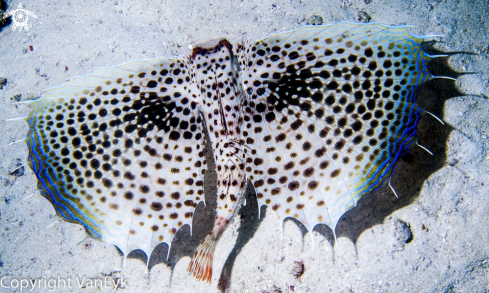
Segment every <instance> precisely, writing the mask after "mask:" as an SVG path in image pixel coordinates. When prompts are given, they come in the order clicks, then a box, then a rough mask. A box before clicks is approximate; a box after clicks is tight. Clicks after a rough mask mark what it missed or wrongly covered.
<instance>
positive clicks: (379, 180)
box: [26, 23, 441, 282]
mask: <svg viewBox="0 0 489 293" xmlns="http://www.w3.org/2000/svg"><path fill="white" fill-rule="evenodd" d="M407 29H408V27H407V26H397V27H391V26H385V25H381V24H357V23H339V24H334V25H322V26H306V27H303V28H300V29H297V30H293V31H289V32H285V33H280V34H276V35H273V36H271V37H269V38H265V39H262V40H259V41H256V42H249V43H245V44H243V45H241V44H240V45H238V46H236V47H235V48H234V49H233V46H232V45H231V44H230V43H229V42H228V41H227V40H226V39H221V40H218V41H212V42H208V43H205V44H201V45H198V46H195V47H194V48H193V50H192V52H191V54H190V55H189V56H184V57H180V58H175V59H167V58H162V59H152V60H141V61H133V62H129V63H125V64H122V65H119V66H116V67H107V68H103V69H100V70H98V71H96V72H94V73H92V74H89V75H86V76H82V77H76V78H73V79H72V80H70V81H69V82H67V83H65V84H64V85H61V86H58V87H54V88H50V89H47V90H45V91H44V92H43V93H42V95H41V97H40V98H39V99H38V100H36V101H31V102H29V103H30V104H31V107H32V112H31V113H30V115H29V116H28V117H27V118H26V121H27V123H28V124H29V133H28V135H27V138H26V140H27V145H28V147H29V151H30V153H29V161H30V163H29V164H30V166H31V167H32V170H33V171H34V173H35V174H36V176H37V178H38V187H39V189H40V192H41V194H42V195H43V196H44V197H46V198H47V199H48V200H49V201H50V202H51V203H52V204H53V206H54V208H55V209H56V211H57V214H58V215H59V216H61V217H62V218H63V219H65V220H66V221H69V222H72V223H78V224H81V225H83V226H84V227H85V229H86V231H87V232H88V234H89V235H91V236H92V237H94V238H97V239H99V240H101V241H105V242H108V243H112V244H114V245H116V246H117V247H118V248H119V249H120V250H121V251H122V253H124V254H125V255H127V254H128V253H129V252H131V251H132V250H135V249H141V250H142V251H144V252H145V253H146V254H147V255H148V256H149V255H150V254H151V252H152V251H153V249H154V248H155V247H156V246H157V245H158V244H159V243H161V242H165V243H167V244H168V245H170V244H171V242H172V239H173V237H174V235H175V233H176V232H177V231H178V229H180V228H181V227H182V226H183V225H190V226H191V225H192V217H193V213H194V210H195V208H196V206H197V204H198V203H199V202H201V201H204V199H205V194H204V188H203V186H204V175H205V170H206V158H205V155H204V140H205V134H206V132H207V133H208V138H209V140H210V144H211V145H212V153H213V156H214V157H213V159H214V161H215V164H216V169H217V170H216V172H217V185H218V186H217V187H218V192H217V210H216V216H215V222H214V227H213V230H212V232H211V233H210V234H209V235H208V236H207V237H206V238H205V239H204V240H203V241H202V242H201V244H200V245H199V246H198V247H197V249H196V251H195V254H194V256H193V259H192V261H191V263H190V265H189V267H188V270H189V271H190V272H192V273H193V275H194V276H195V277H196V278H198V279H201V280H205V281H208V282H210V280H211V277H212V259H213V254H214V250H215V247H216V242H217V240H218V239H219V237H220V235H222V233H223V231H224V230H225V228H226V226H227V224H228V223H229V221H230V220H231V219H232V217H233V215H234V214H235V213H236V211H237V209H238V208H239V206H240V204H241V202H242V198H243V197H244V194H243V193H244V187H245V184H246V182H247V180H250V181H251V183H252V184H253V186H254V187H255V190H256V195H257V198H258V204H259V206H261V205H268V206H269V207H271V209H272V210H273V211H275V213H276V214H277V215H278V216H279V217H280V219H285V218H287V217H293V218H295V219H297V220H298V221H300V222H301V223H302V224H303V225H304V226H305V227H306V228H307V229H308V230H309V231H311V230H312V229H313V228H314V226H315V225H317V224H320V223H321V224H326V225H327V226H329V227H330V228H331V229H332V230H333V231H334V229H335V226H336V224H337V223H338V221H339V219H340V217H341V216H342V215H343V214H344V213H345V212H346V211H348V210H349V209H351V208H353V207H355V205H356V203H357V202H358V200H359V199H360V198H361V197H362V196H363V195H364V194H365V193H367V192H368V191H371V190H373V189H375V188H378V187H380V186H381V185H382V184H384V183H386V182H390V181H389V180H390V177H391V176H392V172H393V171H394V168H395V165H396V162H397V161H398V159H399V158H400V157H401V156H402V155H403V154H405V153H406V152H407V151H409V150H410V149H411V148H412V147H413V146H414V145H416V144H417V141H416V131H417V130H416V127H417V123H418V121H419V119H420V118H421V117H422V116H423V115H424V114H431V113H429V112H427V111H425V110H423V109H422V108H420V107H419V106H418V105H417V104H416V96H417V89H418V86H419V84H421V83H423V82H425V81H427V80H429V79H430V78H433V76H431V75H430V73H429V71H428V68H427V64H428V62H429V61H430V59H432V58H434V57H439V56H441V55H437V56H430V55H428V54H427V53H425V52H424V51H423V49H422V47H421V43H422V42H423V40H424V39H425V37H416V36H412V35H411V34H409V33H408V31H407ZM435 118H436V117H435ZM389 185H390V183H389ZM394 193H395V192H394Z"/></svg>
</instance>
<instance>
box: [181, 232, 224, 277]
mask: <svg viewBox="0 0 489 293" xmlns="http://www.w3.org/2000/svg"><path fill="white" fill-rule="evenodd" d="M216 244H217V239H216V238H214V236H213V234H212V233H210V234H209V235H207V237H205V239H204V240H202V242H201V243H200V245H199V246H198V247H197V249H196V251H195V254H194V257H193V259H192V261H191V262H190V264H189V266H188V268H187V271H188V272H191V273H192V274H193V276H194V277H195V278H196V279H198V280H201V281H207V283H210V282H211V279H212V260H213V258H214V250H215V249H216Z"/></svg>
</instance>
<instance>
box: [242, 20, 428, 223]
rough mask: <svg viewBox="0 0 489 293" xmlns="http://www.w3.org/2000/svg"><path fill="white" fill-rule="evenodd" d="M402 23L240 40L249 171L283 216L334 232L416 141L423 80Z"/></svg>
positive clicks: (416, 48)
mask: <svg viewBox="0 0 489 293" xmlns="http://www.w3.org/2000/svg"><path fill="white" fill-rule="evenodd" d="M421 41H422V39H421V38H417V37H413V36H411V35H409V34H408V32H407V30H406V28H405V27H388V26H384V25H380V24H368V25H365V24H352V23H339V24H336V25H329V26H309V27H304V28H301V29H298V30H294V31H291V32H286V33H281V34H278V35H274V36H271V37H270V38H266V39H263V40H260V41H257V42H253V43H251V44H249V45H247V46H241V47H239V52H238V58H239V63H240V67H241V70H242V75H241V78H242V79H241V82H242V84H243V87H244V91H245V93H246V94H245V98H244V100H243V109H244V113H245V119H244V120H245V121H246V122H245V123H244V127H243V129H245V130H246V132H245V133H246V134H247V137H245V138H244V140H245V141H246V144H247V146H248V147H249V148H251V149H252V151H251V153H250V155H249V156H248V158H247V167H246V168H247V172H248V176H249V178H250V179H251V180H252V182H253V184H254V186H255V188H256V191H257V195H258V202H259V204H260V205H263V204H266V205H269V206H271V208H272V209H273V210H274V211H276V212H277V213H278V215H279V216H280V217H281V218H282V219H284V218H286V217H294V218H296V219H298V220H299V221H301V222H302V223H303V224H304V225H305V226H306V227H307V228H308V229H309V230H311V229H313V228H314V226H315V225H316V224H318V223H324V224H327V225H328V226H330V227H331V228H332V229H333V230H334V228H335V226H336V223H337V222H338V221H339V219H340V217H341V216H342V215H343V214H344V213H345V212H346V211H347V210H349V209H350V208H352V207H354V206H355V205H356V203H357V201H358V200H359V199H360V197H361V196H362V195H363V194H365V193H366V192H368V191H370V190H372V189H375V188H377V187H379V186H380V185H381V184H382V183H383V181H384V180H385V179H387V178H389V177H390V176H391V174H392V171H393V170H394V168H395V163H396V162H397V160H398V159H399V157H400V156H401V155H402V154H404V153H405V152H406V151H408V150H409V149H410V147H411V145H412V144H413V143H414V141H415V136H416V125H417V122H418V120H419V118H420V116H421V115H422V113H423V110H422V109H421V108H419V107H418V106H417V105H416V103H415V98H416V93H417V85H418V84H420V83H421V82H424V81H426V80H427V79H428V78H429V74H428V70H427V66H426V65H427V62H428V60H429V56H428V55H425V54H424V52H423V51H422V49H421V46H420V43H421Z"/></svg>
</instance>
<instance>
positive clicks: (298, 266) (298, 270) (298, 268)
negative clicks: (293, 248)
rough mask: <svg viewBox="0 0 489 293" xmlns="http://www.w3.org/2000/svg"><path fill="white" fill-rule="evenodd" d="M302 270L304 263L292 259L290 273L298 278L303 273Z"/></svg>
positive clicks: (303, 269)
mask: <svg viewBox="0 0 489 293" xmlns="http://www.w3.org/2000/svg"><path fill="white" fill-rule="evenodd" d="M304 271H305V268H304V263H303V262H302V261H294V265H293V267H292V270H291V271H290V274H291V275H292V276H294V277H296V278H300V277H301V276H302V275H303V274H304Z"/></svg>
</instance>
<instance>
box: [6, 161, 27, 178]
mask: <svg viewBox="0 0 489 293" xmlns="http://www.w3.org/2000/svg"><path fill="white" fill-rule="evenodd" d="M21 166H22V160H21V159H13V160H12V162H10V165H9V166H8V170H9V175H13V176H16V177H20V176H22V175H24V166H22V167H21Z"/></svg>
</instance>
